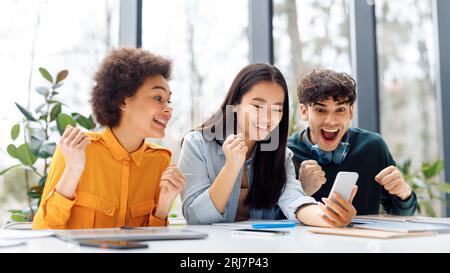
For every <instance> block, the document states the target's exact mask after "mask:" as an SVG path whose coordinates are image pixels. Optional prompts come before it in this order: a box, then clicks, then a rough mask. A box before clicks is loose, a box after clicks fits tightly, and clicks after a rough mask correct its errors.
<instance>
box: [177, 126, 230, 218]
mask: <svg viewBox="0 0 450 273" xmlns="http://www.w3.org/2000/svg"><path fill="white" fill-rule="evenodd" d="M204 142H205V140H204V139H203V136H202V135H201V133H199V132H191V133H188V134H187V135H186V136H185V138H184V141H183V146H182V148H181V151H180V156H179V160H178V168H179V170H180V171H181V172H182V173H183V175H184V176H185V177H186V182H185V186H184V189H183V191H182V192H181V201H182V203H183V208H182V210H183V215H184V218H185V219H186V221H187V223H188V224H191V225H198V224H211V223H217V222H221V221H224V220H225V217H224V216H223V215H222V214H221V213H220V212H219V211H218V210H217V209H216V207H215V206H214V204H213V202H212V200H211V197H210V195H209V191H208V189H209V187H210V186H211V184H212V182H213V181H211V180H210V178H209V176H208V168H207V160H206V158H205V146H204Z"/></svg>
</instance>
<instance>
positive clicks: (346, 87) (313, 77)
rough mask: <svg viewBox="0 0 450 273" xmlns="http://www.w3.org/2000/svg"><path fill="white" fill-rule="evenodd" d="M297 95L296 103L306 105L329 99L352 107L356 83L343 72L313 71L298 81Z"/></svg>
mask: <svg viewBox="0 0 450 273" xmlns="http://www.w3.org/2000/svg"><path fill="white" fill-rule="evenodd" d="M297 95H298V101H299V102H300V103H303V104H306V105H311V104H313V103H316V102H320V101H324V100H327V99H328V98H329V97H332V98H333V100H335V101H339V102H344V103H349V104H350V105H352V104H353V103H354V102H355V100H356V82H355V80H354V79H353V78H352V77H351V76H349V75H348V74H346V73H344V72H336V71H333V70H321V69H315V70H313V71H312V72H311V73H309V74H307V75H306V76H305V77H303V78H302V79H301V80H300V83H299V84H298V86H297Z"/></svg>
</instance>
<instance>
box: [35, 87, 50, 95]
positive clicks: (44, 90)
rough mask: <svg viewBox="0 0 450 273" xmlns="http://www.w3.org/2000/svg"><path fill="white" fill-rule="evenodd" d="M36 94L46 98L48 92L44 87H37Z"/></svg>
mask: <svg viewBox="0 0 450 273" xmlns="http://www.w3.org/2000/svg"><path fill="white" fill-rule="evenodd" d="M36 92H38V93H39V94H41V95H42V96H44V97H47V96H48V94H49V93H50V91H49V90H48V88H47V87H45V86H39V87H36Z"/></svg>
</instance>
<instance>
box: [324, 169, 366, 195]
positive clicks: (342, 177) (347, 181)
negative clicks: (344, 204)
mask: <svg viewBox="0 0 450 273" xmlns="http://www.w3.org/2000/svg"><path fill="white" fill-rule="evenodd" d="M358 176H359V175H358V173H356V172H338V174H337V175H336V179H335V180H334V183H333V187H332V188H331V191H330V195H329V196H328V198H329V199H331V200H332V201H333V202H337V200H336V199H335V198H334V197H333V196H332V193H333V192H335V193H337V194H339V195H340V196H342V198H344V199H345V200H349V199H350V196H351V194H352V190H353V186H354V185H355V184H356V181H357V180H358Z"/></svg>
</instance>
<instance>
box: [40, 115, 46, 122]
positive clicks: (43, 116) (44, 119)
mask: <svg viewBox="0 0 450 273" xmlns="http://www.w3.org/2000/svg"><path fill="white" fill-rule="evenodd" d="M47 117H48V115H40V116H39V119H40V120H43V121H47Z"/></svg>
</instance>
